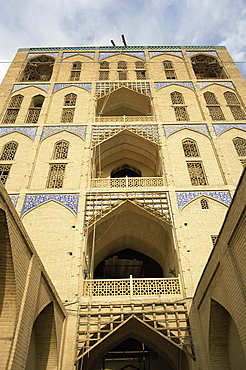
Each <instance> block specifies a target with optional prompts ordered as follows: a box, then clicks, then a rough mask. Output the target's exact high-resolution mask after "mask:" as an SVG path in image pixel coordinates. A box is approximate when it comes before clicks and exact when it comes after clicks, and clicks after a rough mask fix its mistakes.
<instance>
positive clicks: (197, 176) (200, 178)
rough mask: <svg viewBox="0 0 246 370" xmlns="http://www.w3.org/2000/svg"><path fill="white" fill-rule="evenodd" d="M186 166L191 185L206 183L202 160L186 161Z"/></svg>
mask: <svg viewBox="0 0 246 370" xmlns="http://www.w3.org/2000/svg"><path fill="white" fill-rule="evenodd" d="M187 168H188V172H189V175H190V179H191V184H192V185H195V186H197V185H207V184H208V183H207V181H206V177H205V173H204V170H203V166H202V162H187Z"/></svg>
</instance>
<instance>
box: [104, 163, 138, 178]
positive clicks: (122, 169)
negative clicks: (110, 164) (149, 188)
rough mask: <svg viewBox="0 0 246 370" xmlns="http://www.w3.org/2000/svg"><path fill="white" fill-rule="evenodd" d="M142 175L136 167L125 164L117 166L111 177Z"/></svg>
mask: <svg viewBox="0 0 246 370" xmlns="http://www.w3.org/2000/svg"><path fill="white" fill-rule="evenodd" d="M126 176H128V177H141V176H142V174H141V171H140V170H139V169H137V168H136V167H133V166H129V165H128V164H123V165H121V166H119V167H116V168H115V169H114V170H113V171H112V172H111V175H110V177H112V178H117V177H126Z"/></svg>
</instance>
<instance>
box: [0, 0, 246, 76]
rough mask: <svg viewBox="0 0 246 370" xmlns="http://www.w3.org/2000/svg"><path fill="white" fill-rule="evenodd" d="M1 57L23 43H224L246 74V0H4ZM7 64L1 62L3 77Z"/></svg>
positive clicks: (4, 58) (5, 57)
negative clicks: (122, 35) (111, 41)
mask: <svg viewBox="0 0 246 370" xmlns="http://www.w3.org/2000/svg"><path fill="white" fill-rule="evenodd" d="M0 5H1V13H0V34H1V39H0V61H1V62H10V61H11V60H12V59H13V57H14V55H15V53H16V51H17V49H18V48H20V47H26V48H28V47H41V46H101V45H106V46H107V45H111V43H110V40H111V39H113V40H114V42H115V43H116V45H121V44H122V42H121V37H120V35H121V34H124V35H125V37H126V41H127V44H128V45H224V46H226V47H227V49H228V51H229V53H230V54H231V56H232V57H233V59H234V61H235V62H239V64H238V67H239V68H240V70H241V72H242V73H243V75H244V77H246V0H234V1H233V2H232V1H231V0H203V1H199V0H123V1H119V0H42V1H40V0H22V1H20V0H19V1H18V0H8V1H5V0H0ZM7 68H8V63H0V80H1V79H2V78H3V76H4V74H5V72H6V70H7Z"/></svg>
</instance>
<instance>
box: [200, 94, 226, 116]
mask: <svg viewBox="0 0 246 370" xmlns="http://www.w3.org/2000/svg"><path fill="white" fill-rule="evenodd" d="M203 96H204V99H205V101H206V104H207V108H208V111H209V114H210V116H211V118H212V120H213V121H223V120H225V117H224V114H223V112H222V109H221V107H220V105H219V102H218V100H217V98H216V96H215V94H214V93H212V92H210V91H206V92H205V93H204V94H203Z"/></svg>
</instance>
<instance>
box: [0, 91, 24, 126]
mask: <svg viewBox="0 0 246 370" xmlns="http://www.w3.org/2000/svg"><path fill="white" fill-rule="evenodd" d="M23 98H24V96H23V95H20V94H18V95H15V96H13V97H12V98H11V100H10V102H9V106H8V109H7V110H6V113H5V115H4V118H3V121H2V123H3V124H7V123H10V124H11V123H15V121H16V118H17V116H18V113H19V110H20V107H21V103H22V100H23Z"/></svg>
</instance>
